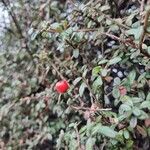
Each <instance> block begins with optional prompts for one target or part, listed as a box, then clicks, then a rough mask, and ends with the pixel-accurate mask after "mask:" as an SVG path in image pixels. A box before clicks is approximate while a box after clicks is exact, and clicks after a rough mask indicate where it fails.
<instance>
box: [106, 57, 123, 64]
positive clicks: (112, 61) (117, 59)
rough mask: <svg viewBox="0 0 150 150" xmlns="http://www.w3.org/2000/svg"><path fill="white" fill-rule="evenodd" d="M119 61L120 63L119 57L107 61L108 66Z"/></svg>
mask: <svg viewBox="0 0 150 150" xmlns="http://www.w3.org/2000/svg"><path fill="white" fill-rule="evenodd" d="M119 61H121V58H120V57H115V58H113V59H111V60H109V62H108V65H109V66H110V65H114V64H117V63H118V62H119Z"/></svg>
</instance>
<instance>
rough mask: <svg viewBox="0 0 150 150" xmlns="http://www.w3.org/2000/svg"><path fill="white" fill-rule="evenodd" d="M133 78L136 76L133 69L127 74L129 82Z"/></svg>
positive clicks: (132, 80)
mask: <svg viewBox="0 0 150 150" xmlns="http://www.w3.org/2000/svg"><path fill="white" fill-rule="evenodd" d="M135 78H136V72H135V70H132V71H131V72H130V73H129V75H128V79H129V83H130V84H133V82H134V80H135Z"/></svg>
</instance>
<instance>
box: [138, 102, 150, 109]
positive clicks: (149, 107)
mask: <svg viewBox="0 0 150 150" xmlns="http://www.w3.org/2000/svg"><path fill="white" fill-rule="evenodd" d="M140 108H148V109H150V101H144V102H142V104H141V105H140Z"/></svg>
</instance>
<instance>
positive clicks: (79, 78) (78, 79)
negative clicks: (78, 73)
mask: <svg viewBox="0 0 150 150" xmlns="http://www.w3.org/2000/svg"><path fill="white" fill-rule="evenodd" d="M81 79H82V78H81V77H78V78H76V79H75V80H74V81H73V85H76V84H77V83H78V82H80V81H81Z"/></svg>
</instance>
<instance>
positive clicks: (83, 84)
mask: <svg viewBox="0 0 150 150" xmlns="http://www.w3.org/2000/svg"><path fill="white" fill-rule="evenodd" d="M86 87H87V85H86V84H85V83H84V82H83V83H82V84H81V86H80V88H79V95H80V96H82V95H83V93H84V90H85V88H86Z"/></svg>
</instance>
